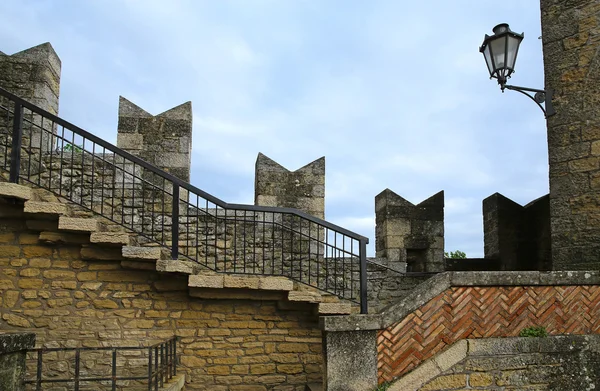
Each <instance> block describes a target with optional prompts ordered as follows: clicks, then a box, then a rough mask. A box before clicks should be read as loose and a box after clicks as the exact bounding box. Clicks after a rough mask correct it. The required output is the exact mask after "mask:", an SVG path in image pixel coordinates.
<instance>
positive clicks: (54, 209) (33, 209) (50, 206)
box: [23, 201, 67, 218]
mask: <svg viewBox="0 0 600 391" xmlns="http://www.w3.org/2000/svg"><path fill="white" fill-rule="evenodd" d="M23 212H25V213H28V214H30V215H32V216H35V217H36V218H57V217H59V216H61V215H64V214H66V213H67V206H66V205H65V204H61V203H59V202H41V201H27V202H25V207H24V208H23Z"/></svg>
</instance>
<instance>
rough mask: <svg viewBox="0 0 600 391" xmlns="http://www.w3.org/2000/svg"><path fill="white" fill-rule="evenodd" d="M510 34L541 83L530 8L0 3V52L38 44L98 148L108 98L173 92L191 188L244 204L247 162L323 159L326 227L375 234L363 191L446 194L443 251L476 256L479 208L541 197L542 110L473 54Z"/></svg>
mask: <svg viewBox="0 0 600 391" xmlns="http://www.w3.org/2000/svg"><path fill="white" fill-rule="evenodd" d="M503 22H506V23H509V24H510V26H511V28H512V29H513V30H514V31H517V32H519V33H520V32H525V40H524V41H523V43H522V45H521V49H520V51H519V58H518V59H517V71H516V72H515V74H514V76H513V79H512V80H511V84H516V85H521V86H527V87H533V88H543V64H542V44H541V40H539V39H538V37H539V36H540V35H541V28H540V15H539V2H537V1H523V0H506V1H504V2H503V3H502V6H501V7H499V3H498V2H494V1H488V0H454V1H445V0H428V1H425V0H424V1H421V2H404V1H395V0H389V1H384V0H381V1H376V0H374V1H359V0H344V1H342V0H277V1H276V0H237V1H204V0H197V1H194V0H187V1H184V0H171V1H158V0H136V1H134V0H129V1H127V0H121V1H116V0H102V1H100V0H89V1H80V0H77V1H75V0H3V1H1V2H0V51H2V52H4V53H6V54H13V53H15V52H18V51H21V50H23V49H26V48H29V47H31V46H35V45H38V44H40V43H43V42H50V43H51V44H52V45H53V47H54V49H55V50H56V52H57V53H58V55H59V56H60V58H61V60H62V78H61V98H60V112H59V115H60V116H61V117H63V118H65V119H67V120H69V121H70V122H73V123H75V124H77V125H78V126H80V127H83V128H84V129H86V130H88V131H90V132H92V133H94V134H97V135H99V136H101V137H103V138H105V139H107V140H109V141H111V142H113V143H114V142H115V140H116V132H117V106H118V97H119V95H122V96H124V97H126V98H127V99H129V100H131V101H133V102H134V103H136V104H137V105H139V106H140V107H142V108H143V109H145V110H146V111H148V112H150V113H152V114H159V113H161V112H163V111H165V110H168V109H170V108H172V107H174V106H177V105H179V104H181V103H183V102H186V101H188V100H191V101H192V107H193V111H194V133H193V154H192V183H193V184H194V185H196V186H198V187H200V188H201V189H203V190H205V191H207V192H209V193H211V194H213V195H215V196H217V197H219V198H221V199H223V200H225V201H227V202H235V203H252V202H253V197H254V196H253V194H254V190H253V186H254V163H255V160H256V157H257V154H258V153H259V152H262V153H264V154H265V155H267V156H269V157H270V158H272V159H274V160H275V161H277V162H278V163H280V164H282V165H283V166H285V167H287V168H289V169H291V170H295V169H297V168H300V167H302V166H303V165H305V164H307V163H309V162H311V161H313V160H315V159H317V158H319V157H321V156H325V157H326V211H325V213H326V219H327V220H330V221H332V222H334V223H337V224H339V225H342V226H344V227H346V228H348V229H351V230H354V231H356V232H358V233H361V234H363V235H365V236H368V237H369V238H370V239H371V251H373V250H372V246H373V244H374V242H375V237H374V232H375V230H374V225H375V218H374V217H375V216H374V197H375V195H377V194H378V193H379V192H381V191H382V190H384V189H385V188H390V189H391V190H393V191H394V192H396V193H398V194H400V195H401V196H403V197H404V198H406V199H408V200H409V201H411V202H413V203H418V202H421V201H422V200H424V199H426V198H428V197H429V196H431V195H433V194H435V193H437V192H438V191H440V190H445V197H446V209H445V228H446V249H447V250H449V251H450V250H456V249H460V250H462V251H465V252H466V253H467V255H468V256H470V257H477V256H482V255H483V223H482V215H481V202H482V200H483V199H484V198H486V197H487V196H489V195H491V194H493V193H495V192H499V193H502V194H504V195H505V196H507V197H509V198H511V199H513V200H514V201H516V202H519V203H521V204H525V203H528V202H529V201H531V200H533V199H535V198H537V197H539V196H542V195H544V194H546V193H547V192H548V158H547V143H546V131H545V129H546V128H545V120H544V117H543V115H542V112H541V111H540V110H539V108H538V107H537V106H536V105H535V104H534V103H533V102H531V101H529V100H528V99H527V98H526V97H523V96H521V95H520V94H518V93H516V92H512V91H507V92H506V93H504V94H502V93H501V92H500V89H499V88H498V86H497V84H496V82H495V81H490V80H489V78H488V74H487V70H486V67H485V64H484V60H483V56H482V55H481V54H480V53H479V52H478V47H479V45H480V44H481V42H482V40H483V36H484V34H486V33H488V34H491V29H492V27H493V26H495V25H496V24H498V23H503Z"/></svg>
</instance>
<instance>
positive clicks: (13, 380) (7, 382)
mask: <svg viewBox="0 0 600 391" xmlns="http://www.w3.org/2000/svg"><path fill="white" fill-rule="evenodd" d="M34 346H35V334H33V333H7V334H2V333H0V390H2V391H23V390H25V384H24V383H23V380H24V377H25V355H26V352H27V350H28V349H32V348H33V347H34Z"/></svg>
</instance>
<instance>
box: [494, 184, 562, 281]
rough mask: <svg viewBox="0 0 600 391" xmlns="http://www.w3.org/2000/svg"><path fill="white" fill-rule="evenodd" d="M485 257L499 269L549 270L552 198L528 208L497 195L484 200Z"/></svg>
mask: <svg viewBox="0 0 600 391" xmlns="http://www.w3.org/2000/svg"><path fill="white" fill-rule="evenodd" d="M483 231H484V253H485V258H487V259H490V260H495V261H496V262H497V263H499V265H500V269H499V270H550V269H551V260H550V207H549V197H548V196H544V197H540V198H538V199H537V200H534V201H532V202H530V203H529V204H527V205H525V206H521V205H519V204H517V203H516V202H514V201H512V200H510V199H508V198H506V197H505V196H503V195H502V194H499V193H495V194H493V195H491V196H489V197H488V198H486V199H485V200H483Z"/></svg>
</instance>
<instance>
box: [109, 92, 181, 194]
mask: <svg viewBox="0 0 600 391" xmlns="http://www.w3.org/2000/svg"><path fill="white" fill-rule="evenodd" d="M117 146H118V147H119V148H122V149H124V150H125V151H127V152H129V153H131V154H133V155H135V156H139V157H140V158H142V159H143V160H145V161H147V162H149V163H151V164H154V165H155V166H157V167H159V168H161V169H162V170H165V171H167V172H169V173H171V174H173V175H174V176H176V177H178V178H180V179H182V180H184V181H185V182H189V180H190V165H191V152H192V103H191V102H187V103H184V104H182V105H179V106H177V107H174V108H172V109H170V110H167V111H165V112H164V113H161V114H158V115H156V116H153V115H151V114H149V113H148V112H146V111H144V110H143V109H141V108H140V107H138V106H136V105H135V104H134V103H132V102H130V101H129V100H127V99H125V98H123V97H120V98H119V124H118V135H117ZM153 179H155V178H148V180H150V181H152V180H153ZM156 184H157V185H158V186H161V187H162V186H163V184H162V183H158V182H157V183H156Z"/></svg>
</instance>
